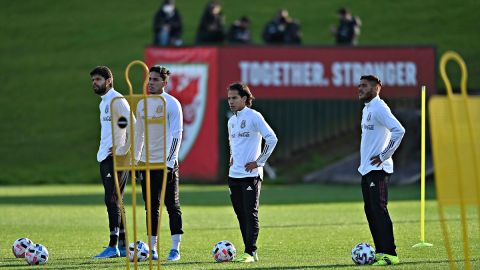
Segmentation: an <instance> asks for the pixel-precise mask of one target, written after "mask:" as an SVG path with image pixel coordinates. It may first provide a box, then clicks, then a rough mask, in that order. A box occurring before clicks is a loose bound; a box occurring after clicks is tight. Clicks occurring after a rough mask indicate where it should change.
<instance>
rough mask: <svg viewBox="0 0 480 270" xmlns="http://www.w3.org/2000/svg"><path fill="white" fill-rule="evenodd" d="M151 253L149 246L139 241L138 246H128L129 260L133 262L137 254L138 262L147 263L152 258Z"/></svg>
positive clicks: (132, 244)
mask: <svg viewBox="0 0 480 270" xmlns="http://www.w3.org/2000/svg"><path fill="white" fill-rule="evenodd" d="M149 251H150V249H149V248H148V245H147V244H145V243H144V242H142V241H137V243H136V244H135V243H130V245H128V259H129V260H130V261H131V262H133V260H134V257H135V253H136V254H137V261H139V262H143V261H146V260H147V259H148V257H149V256H150V254H149Z"/></svg>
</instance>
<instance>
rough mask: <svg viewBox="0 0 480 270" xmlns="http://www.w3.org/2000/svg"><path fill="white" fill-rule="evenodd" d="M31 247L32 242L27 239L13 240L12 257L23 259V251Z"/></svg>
mask: <svg viewBox="0 0 480 270" xmlns="http://www.w3.org/2000/svg"><path fill="white" fill-rule="evenodd" d="M31 245H33V242H32V240H30V239H28V238H18V239H17V240H15V242H13V245H12V252H13V255H14V256H15V257H16V258H24V257H25V251H26V250H27V248H28V247H29V246H31Z"/></svg>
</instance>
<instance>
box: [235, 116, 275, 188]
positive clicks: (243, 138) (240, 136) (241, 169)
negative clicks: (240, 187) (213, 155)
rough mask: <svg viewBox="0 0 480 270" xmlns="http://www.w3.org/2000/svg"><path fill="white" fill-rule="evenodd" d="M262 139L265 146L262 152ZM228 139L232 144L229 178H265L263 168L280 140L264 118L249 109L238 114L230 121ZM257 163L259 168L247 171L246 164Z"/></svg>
mask: <svg viewBox="0 0 480 270" xmlns="http://www.w3.org/2000/svg"><path fill="white" fill-rule="evenodd" d="M262 137H263V138H264V139H265V146H264V148H263V151H261V146H262ZM228 139H229V142H230V154H231V156H230V160H233V165H231V166H230V170H229V173H228V176H229V177H233V178H245V177H256V176H260V177H262V178H263V166H264V165H265V162H266V161H267V159H268V157H269V156H270V155H271V154H272V152H273V149H275V146H276V145H277V142H278V139H277V136H276V135H275V132H273V130H272V128H271V127H270V126H269V125H268V124H267V122H265V119H263V116H262V115H261V114H260V113H259V112H257V111H255V110H252V109H250V108H248V107H245V108H244V109H242V110H241V111H238V112H236V113H235V114H234V115H233V116H232V117H230V119H229V120H228ZM252 161H256V162H257V164H258V166H259V167H258V168H256V169H254V170H252V172H247V171H245V164H247V163H248V162H252Z"/></svg>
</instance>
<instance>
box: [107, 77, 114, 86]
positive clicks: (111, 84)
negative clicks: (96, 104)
mask: <svg viewBox="0 0 480 270" xmlns="http://www.w3.org/2000/svg"><path fill="white" fill-rule="evenodd" d="M105 82H106V84H107V85H110V86H113V81H112V78H108V79H106V80H105Z"/></svg>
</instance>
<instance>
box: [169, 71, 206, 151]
mask: <svg viewBox="0 0 480 270" xmlns="http://www.w3.org/2000/svg"><path fill="white" fill-rule="evenodd" d="M166 66H167V67H168V68H169V69H170V71H171V72H172V75H171V76H170V79H169V82H168V84H167V87H166V89H165V90H166V92H167V93H169V94H170V95H172V96H174V97H175V98H176V99H178V101H179V102H180V104H181V105H182V111H183V135H182V145H181V147H180V152H179V154H178V158H179V160H180V161H182V160H183V159H185V157H186V156H187V155H188V153H189V152H190V150H191V149H192V146H193V145H194V143H195V140H196V139H197V136H198V134H199V132H200V129H201V127H202V123H203V120H204V115H205V107H206V104H207V83H208V66H207V65H204V64H167V65H166Z"/></svg>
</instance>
